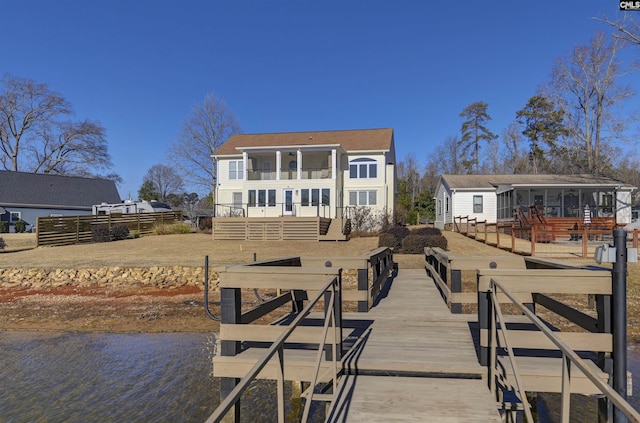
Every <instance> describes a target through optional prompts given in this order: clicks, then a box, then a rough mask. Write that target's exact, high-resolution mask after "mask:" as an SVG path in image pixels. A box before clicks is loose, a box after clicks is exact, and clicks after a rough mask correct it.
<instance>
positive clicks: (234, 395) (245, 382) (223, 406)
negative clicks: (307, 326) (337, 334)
mask: <svg viewBox="0 0 640 423" xmlns="http://www.w3.org/2000/svg"><path fill="white" fill-rule="evenodd" d="M337 285H338V278H337V277H334V278H333V279H331V281H329V282H328V283H327V284H326V285H324V286H323V287H322V288H321V289H320V290H319V291H318V293H317V295H316V296H315V297H314V298H313V299H312V300H311V301H309V303H308V304H307V306H306V307H305V308H304V309H303V310H302V311H301V312H300V313H299V314H298V315H297V316H296V318H295V319H294V320H293V322H291V324H290V325H289V326H288V327H287V330H285V331H284V332H283V333H282V335H280V336H279V337H278V339H276V340H275V341H274V342H273V344H272V345H271V346H270V347H269V349H268V350H267V352H266V353H265V355H264V357H263V358H262V359H261V360H259V361H258V362H257V363H256V364H255V365H254V366H253V367H252V368H251V370H249V372H248V373H247V374H246V375H245V376H244V377H243V378H242V379H241V380H240V382H239V383H238V384H237V385H236V387H235V388H234V389H233V390H232V391H231V392H230V393H229V395H227V397H226V398H225V399H224V401H222V402H221V403H220V405H219V406H218V408H216V410H215V411H214V412H213V414H211V416H209V418H208V419H207V420H206V423H214V422H219V421H221V420H222V418H223V417H224V416H225V415H226V414H227V412H228V411H229V410H230V409H231V407H233V406H234V404H235V403H236V402H237V401H238V400H239V399H240V396H241V395H242V394H243V393H244V391H245V390H246V389H247V388H248V387H249V384H250V383H251V382H253V380H255V378H256V377H257V376H258V374H259V373H260V371H262V369H263V368H264V367H265V366H266V365H267V364H268V363H269V360H271V358H273V356H274V355H276V353H277V354H278V362H279V367H280V371H279V372H278V422H282V423H284V407H283V403H284V389H283V388H281V386H282V384H283V383H284V376H283V373H284V354H283V352H284V351H283V349H284V343H285V342H286V341H287V339H288V338H289V336H291V334H292V333H293V331H294V330H295V329H296V328H297V327H298V326H299V325H300V323H301V322H302V321H303V320H304V318H305V317H307V316H308V315H309V313H311V311H312V309H313V307H314V306H315V305H316V303H317V302H318V301H320V299H321V298H322V297H323V295H324V294H325V293H326V292H327V291H328V290H329V288H332V289H331V302H332V304H333V298H334V297H335V293H336V289H335V287H336V286H337ZM292 295H293V291H292ZM327 310H330V311H331V313H327V314H329V315H330V316H331V317H332V319H333V322H334V324H335V322H336V317H335V309H334V307H331V308H330V309H327ZM325 325H326V323H325ZM324 333H325V335H324V337H323V338H325V339H323V340H322V342H320V347H319V350H320V351H322V350H324V345H325V342H326V330H325V331H324ZM335 342H336V340H335V339H334V346H335ZM334 348H335V347H334ZM333 360H334V362H335V361H336V351H335V350H334V351H333ZM317 365H318V366H319V362H318V363H317ZM334 379H335V376H334ZM310 389H313V386H311V387H310ZM308 402H309V403H310V402H311V398H309V400H308ZM305 408H306V406H305Z"/></svg>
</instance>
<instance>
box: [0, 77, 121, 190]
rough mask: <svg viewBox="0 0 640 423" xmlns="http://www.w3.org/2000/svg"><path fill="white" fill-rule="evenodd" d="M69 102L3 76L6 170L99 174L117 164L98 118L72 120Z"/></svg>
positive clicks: (1, 139)
mask: <svg viewBox="0 0 640 423" xmlns="http://www.w3.org/2000/svg"><path fill="white" fill-rule="evenodd" d="M71 114H72V110H71V106H70V104H69V103H68V102H67V101H66V100H65V99H64V97H62V95H60V94H58V93H56V92H54V91H52V90H51V89H49V87H48V86H47V85H46V84H40V83H36V82H35V81H32V80H30V79H25V78H19V77H17V76H13V75H10V74H5V75H4V77H3V79H2V81H1V85H0V166H1V167H2V168H4V169H5V170H12V171H18V170H21V171H26V172H34V173H54V174H61V175H74V176H87V177H101V178H106V179H111V180H114V181H116V182H120V181H121V178H120V176H119V175H117V174H114V173H111V174H107V175H100V174H99V173H98V172H99V171H103V170H108V169H109V168H111V167H112V166H113V165H112V163H111V157H110V155H109V152H108V146H107V140H106V136H105V128H104V127H102V125H101V124H100V122H97V121H91V120H84V121H80V122H74V121H71V120H68V116H70V115H71Z"/></svg>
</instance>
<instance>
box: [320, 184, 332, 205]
mask: <svg viewBox="0 0 640 423" xmlns="http://www.w3.org/2000/svg"><path fill="white" fill-rule="evenodd" d="M330 199H331V195H330V191H329V188H322V205H323V206H328V205H329V203H330Z"/></svg>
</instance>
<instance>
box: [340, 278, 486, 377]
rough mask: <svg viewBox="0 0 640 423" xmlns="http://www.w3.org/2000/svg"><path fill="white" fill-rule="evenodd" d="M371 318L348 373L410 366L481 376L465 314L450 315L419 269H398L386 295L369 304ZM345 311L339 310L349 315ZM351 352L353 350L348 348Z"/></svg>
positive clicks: (406, 369) (417, 369) (482, 371)
mask: <svg viewBox="0 0 640 423" xmlns="http://www.w3.org/2000/svg"><path fill="white" fill-rule="evenodd" d="M367 317H368V318H371V319H372V321H373V323H372V324H371V328H370V331H369V333H368V334H367V336H365V337H364V338H363V341H362V342H363V343H364V344H365V345H363V346H361V350H360V351H358V352H357V356H358V358H357V360H351V361H349V360H346V361H345V371H346V372H347V373H349V374H366V373H371V372H383V371H386V372H389V373H391V374H393V373H400V372H415V373H425V374H449V375H452V376H453V375H455V374H460V375H465V376H466V377H471V376H470V375H472V377H474V378H482V377H483V376H484V375H485V374H486V370H485V369H484V368H483V367H482V366H480V364H479V363H478V359H477V356H476V352H475V347H474V345H473V339H472V337H471V332H470V329H469V324H468V320H469V316H466V317H465V316H461V315H454V314H451V313H450V312H449V309H448V308H447V306H446V304H445V303H444V302H443V301H442V299H441V298H440V296H439V293H438V291H437V289H436V288H435V285H434V284H433V282H432V281H431V280H429V279H428V277H427V276H426V274H425V272H424V270H421V269H407V270H400V271H399V273H398V276H397V277H396V278H395V279H394V281H393V285H392V289H391V291H390V295H388V296H387V297H385V298H383V299H382V300H381V302H380V304H378V306H377V307H374V308H372V309H371V310H370V311H369V313H367ZM349 318H350V316H343V320H344V321H347V320H349ZM354 354H355V353H354Z"/></svg>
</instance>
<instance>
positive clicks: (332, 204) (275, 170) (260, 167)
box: [213, 128, 396, 222]
mask: <svg viewBox="0 0 640 423" xmlns="http://www.w3.org/2000/svg"><path fill="white" fill-rule="evenodd" d="M213 158H214V160H215V161H216V163H217V166H216V169H217V175H216V186H215V203H216V206H215V216H216V218H222V217H244V218H248V219H251V218H254V219H255V218H285V217H298V218H304V217H320V218H327V219H336V218H342V217H343V216H344V215H345V211H346V210H348V209H349V208H350V207H358V206H363V207H369V208H371V209H372V211H373V212H376V213H387V214H388V215H390V216H392V215H393V211H394V200H395V187H396V177H395V161H396V160H395V148H394V140H393V129H391V128H384V129H363V130H345V131H320V132H287V133H270V134H238V135H234V136H232V137H231V138H230V139H229V140H228V141H227V142H226V143H224V144H223V145H222V146H221V147H220V148H219V149H218V150H217V151H215V152H214V155H213ZM254 222H255V221H254Z"/></svg>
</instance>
